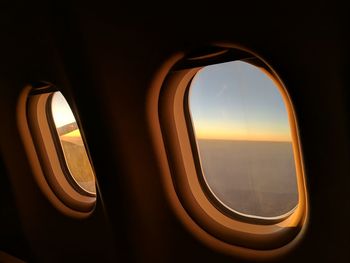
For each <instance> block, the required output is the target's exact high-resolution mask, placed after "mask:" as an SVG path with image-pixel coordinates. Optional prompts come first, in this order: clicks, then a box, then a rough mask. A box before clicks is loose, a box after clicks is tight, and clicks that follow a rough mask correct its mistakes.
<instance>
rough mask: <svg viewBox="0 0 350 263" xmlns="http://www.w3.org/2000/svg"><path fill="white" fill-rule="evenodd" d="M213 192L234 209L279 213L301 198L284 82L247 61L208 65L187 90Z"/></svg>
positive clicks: (268, 215)
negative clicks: (278, 84) (284, 98)
mask: <svg viewBox="0 0 350 263" xmlns="http://www.w3.org/2000/svg"><path fill="white" fill-rule="evenodd" d="M188 96H189V97H188V109H189V114H190V117H191V125H192V128H193V131H194V137H195V142H196V148H197V151H198V156H199V158H198V160H199V163H200V167H201V173H202V177H203V179H204V182H205V186H206V188H207V190H208V192H209V193H210V194H211V195H212V196H214V198H215V199H216V201H218V202H219V203H220V204H221V205H223V206H224V207H226V208H227V209H229V210H231V211H234V212H235V213H238V214H241V215H244V216H248V217H257V218H275V217H281V216H285V215H286V214H287V213H291V212H292V211H293V210H294V209H295V207H296V206H297V204H298V187H297V176H296V167H295V166H296V165H295V160H294V153H293V141H292V136H291V127H290V123H289V119H288V110H287V108H286V104H285V102H284V100H283V96H282V94H281V92H280V90H279V87H278V86H277V85H276V84H275V82H274V81H273V79H272V78H271V77H270V76H268V75H267V74H266V73H265V72H264V71H263V70H262V69H261V68H259V67H257V66H254V65H252V64H250V63H247V62H243V61H233V62H226V63H220V64H214V65H209V66H206V67H203V68H202V69H200V70H199V71H198V73H197V74H196V75H195V76H194V79H193V80H192V82H191V85H190V88H189V95H188Z"/></svg>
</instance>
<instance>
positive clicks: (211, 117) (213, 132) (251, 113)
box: [189, 61, 291, 141]
mask: <svg viewBox="0 0 350 263" xmlns="http://www.w3.org/2000/svg"><path fill="white" fill-rule="evenodd" d="M189 108H190V112H191V117H192V122H193V126H194V129H195V133H196V137H197V138H199V139H230V140H258V141H291V136H290V127H289V122H288V114H287V111H286V107H285V105H284V102H283V99H282V96H281V94H280V91H279V90H278V87H277V86H276V85H275V84H274V83H273V81H272V80H271V78H270V77H269V76H267V75H266V74H265V73H264V72H263V71H262V70H260V69H259V68H258V67H256V66H253V65H251V64H249V63H246V62H243V61H232V62H227V63H221V64H216V65H210V66H207V67H204V68H202V69H201V70H200V71H199V72H198V73H197V74H196V76H195V77H194V79H193V81H192V84H191V88H190V93H189Z"/></svg>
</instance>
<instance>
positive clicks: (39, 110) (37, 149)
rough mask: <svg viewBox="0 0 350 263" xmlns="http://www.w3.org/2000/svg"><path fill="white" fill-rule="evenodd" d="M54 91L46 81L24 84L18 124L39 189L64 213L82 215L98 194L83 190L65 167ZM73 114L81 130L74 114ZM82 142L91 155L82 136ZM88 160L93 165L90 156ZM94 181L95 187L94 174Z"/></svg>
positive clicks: (87, 212) (55, 88)
mask: <svg viewBox="0 0 350 263" xmlns="http://www.w3.org/2000/svg"><path fill="white" fill-rule="evenodd" d="M57 91H59V90H58V89H57V87H55V86H54V85H51V84H49V83H38V85H37V86H35V87H33V85H28V86H26V87H25V88H24V90H23V92H22V94H21V95H20V98H19V101H18V107H17V117H18V127H19V131H20V135H21V138H22V141H23V144H24V147H25V150H26V152H27V156H28V159H29V161H30V164H31V167H32V171H33V175H34V178H35V180H36V182H37V183H38V186H39V188H40V190H41V191H42V192H43V194H44V195H45V196H46V197H47V198H48V199H49V201H50V202H51V203H52V205H53V206H54V207H56V208H57V209H58V210H59V211H61V212H62V213H64V214H65V215H68V216H71V217H74V218H85V217H87V216H89V215H90V214H92V212H93V211H94V209H95V205H96V199H97V194H92V193H89V192H86V191H84V190H83V189H82V188H81V187H80V186H78V185H76V184H77V183H74V182H73V181H74V178H73V176H72V175H71V174H70V172H69V170H68V167H66V166H67V164H66V161H65V159H64V156H63V149H62V147H61V145H60V141H59V138H58V135H57V131H56V127H55V123H54V122H53V117H52V113H51V109H50V108H51V99H52V96H53V94H54V93H55V92H57ZM63 96H64V94H63ZM65 98H66V97H65ZM67 102H68V100H67ZM73 114H74V112H73ZM74 117H75V119H76V121H77V124H78V127H79V129H80V131H81V128H80V125H79V119H78V118H77V116H76V114H74ZM82 139H83V137H82ZM83 142H84V146H85V149H86V152H87V155H88V157H89V159H90V156H89V153H88V148H87V147H86V143H85V141H84V139H83ZM90 164H91V167H92V169H93V166H92V162H91V160H90ZM70 177H71V178H70ZM95 182H96V188H97V179H96V177H95Z"/></svg>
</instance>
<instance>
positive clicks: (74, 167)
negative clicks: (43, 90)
mask: <svg viewBox="0 0 350 263" xmlns="http://www.w3.org/2000/svg"><path fill="white" fill-rule="evenodd" d="M51 106H52V107H51V110H52V116H53V119H54V123H55V126H56V130H57V133H58V136H59V139H60V143H61V146H62V150H63V155H64V158H65V161H66V164H67V167H68V170H69V172H70V174H71V176H72V178H73V179H74V181H75V182H76V183H77V184H78V185H79V186H80V187H81V188H82V189H83V190H85V191H87V192H90V193H96V188H95V176H94V172H93V170H92V167H91V164H90V161H89V158H88V156H87V153H86V149H85V146H84V143H83V140H82V138H81V135H80V130H79V128H78V125H77V122H76V120H75V118H74V115H73V112H72V110H71V109H70V107H69V105H68V103H67V101H66V100H65V98H64V97H63V95H62V93H61V92H55V93H54V95H53V97H52V105H51Z"/></svg>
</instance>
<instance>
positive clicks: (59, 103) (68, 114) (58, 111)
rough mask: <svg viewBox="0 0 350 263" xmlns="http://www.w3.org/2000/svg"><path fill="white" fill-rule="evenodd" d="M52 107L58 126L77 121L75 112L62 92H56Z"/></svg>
mask: <svg viewBox="0 0 350 263" xmlns="http://www.w3.org/2000/svg"><path fill="white" fill-rule="evenodd" d="M51 107H52V116H53V120H54V122H55V125H56V128H59V127H61V126H64V125H66V124H69V123H72V122H75V118H74V115H73V112H72V110H71V109H70V107H69V104H68V102H67V101H66V99H65V98H64V97H63V95H62V93H61V92H59V91H58V92H55V94H54V95H53V97H52V104H51Z"/></svg>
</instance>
